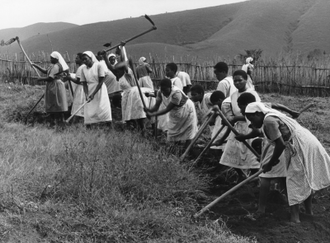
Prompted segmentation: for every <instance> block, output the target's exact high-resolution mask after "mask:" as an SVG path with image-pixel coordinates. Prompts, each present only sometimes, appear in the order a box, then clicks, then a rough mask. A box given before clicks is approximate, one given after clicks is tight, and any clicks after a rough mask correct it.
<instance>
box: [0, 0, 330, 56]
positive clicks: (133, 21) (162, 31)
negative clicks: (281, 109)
mask: <svg viewBox="0 0 330 243" xmlns="http://www.w3.org/2000/svg"><path fill="white" fill-rule="evenodd" d="M328 10H330V1H328V0H250V1H247V2H240V3H235V4H228V5H220V6H216V7H209V8H201V9H195V10H187V11H180V12H175V13H165V14H159V15H153V16H150V17H151V18H152V20H153V21H154V22H155V24H156V26H157V30H156V31H152V32H149V33H148V34H146V35H144V36H141V37H139V38H138V39H135V40H133V41H131V42H129V43H128V44H127V49H128V52H129V54H130V55H132V56H134V57H139V56H141V55H144V56H148V55H149V53H151V54H152V55H157V56H159V57H165V56H166V57H172V58H173V57H176V58H177V57H182V56H189V57H198V58H199V59H201V60H212V59H219V56H220V57H234V56H236V55H238V54H244V53H245V50H252V49H261V50H263V55H264V56H276V55H278V54H281V53H288V52H299V53H302V54H306V55H307V54H308V53H310V52H312V51H313V50H315V49H319V50H321V51H322V52H325V53H330V42H329V41H328V39H329V38H328V35H329V34H328V32H327V31H326V30H327V26H328V25H329V23H330V16H329V15H328V14H327V13H328ZM59 24H62V26H63V24H64V23H59ZM151 27H152V25H151V24H150V23H149V22H148V21H147V20H146V19H144V18H143V17H140V18H126V19H121V20H116V21H108V22H99V23H94V24H88V25H82V26H77V25H71V24H67V25H66V28H62V29H60V28H58V29H56V28H54V27H53V28H47V29H48V30H49V32H47V33H46V32H43V31H41V30H42V28H41V27H38V26H34V28H33V29H34V30H33V31H32V30H31V31H30V30H28V29H27V28H28V27H24V28H21V29H16V30H15V29H7V30H6V31H9V30H11V31H17V33H19V34H14V32H11V36H16V35H18V36H19V37H20V38H21V40H23V41H22V44H23V46H24V48H25V50H26V51H27V52H28V53H38V52H39V51H44V52H47V53H50V52H51V50H52V49H53V50H57V51H59V52H62V53H64V52H69V53H70V54H72V55H74V54H75V53H77V52H82V51H85V50H91V51H93V52H97V51H99V50H102V49H105V47H103V44H104V43H107V42H112V44H113V45H115V44H118V43H120V42H121V41H124V40H127V39H129V38H131V37H133V36H135V35H137V34H139V33H141V32H143V31H146V30H148V29H149V28H151ZM29 28H31V26H30V27H29ZM38 28H40V29H39V30H40V31H39V32H38V33H40V34H36V33H37V31H38ZM3 31H4V30H0V38H1V37H2V33H3ZM23 33H25V34H24V35H23ZM0 52H1V53H2V52H4V53H10V54H11V53H18V52H20V50H19V47H18V46H17V45H13V46H9V47H1V49H0ZM176 60H178V59H176Z"/></svg>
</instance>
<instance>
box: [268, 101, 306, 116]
mask: <svg viewBox="0 0 330 243" xmlns="http://www.w3.org/2000/svg"><path fill="white" fill-rule="evenodd" d="M272 108H274V109H276V110H280V111H284V112H287V113H289V114H290V116H292V117H293V118H298V116H299V115H300V113H299V112H298V111H294V110H292V109H290V108H289V107H287V106H285V105H282V104H278V103H272Z"/></svg>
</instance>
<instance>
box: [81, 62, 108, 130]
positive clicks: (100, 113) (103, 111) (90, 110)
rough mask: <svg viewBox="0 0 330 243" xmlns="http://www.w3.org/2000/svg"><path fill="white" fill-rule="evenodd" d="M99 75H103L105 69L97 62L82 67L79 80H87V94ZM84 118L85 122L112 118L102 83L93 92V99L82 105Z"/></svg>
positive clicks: (89, 93)
mask: <svg viewBox="0 0 330 243" xmlns="http://www.w3.org/2000/svg"><path fill="white" fill-rule="evenodd" d="M99 77H105V70H104V68H103V67H102V65H101V64H100V63H99V62H94V63H93V66H92V67H90V68H88V67H87V66H84V67H83V69H82V74H81V81H82V82H84V81H86V82H87V86H88V96H89V95H91V94H92V93H93V91H94V90H95V89H96V87H97V85H98V84H99ZM84 118H85V121H84V123H85V124H94V123H100V122H109V121H111V120H112V116H111V106H110V100H109V97H108V92H107V88H106V86H105V84H104V83H103V84H102V86H101V88H100V89H99V91H98V92H97V93H96V94H95V96H94V99H93V100H92V101H90V102H89V103H87V104H86V105H85V106H84Z"/></svg>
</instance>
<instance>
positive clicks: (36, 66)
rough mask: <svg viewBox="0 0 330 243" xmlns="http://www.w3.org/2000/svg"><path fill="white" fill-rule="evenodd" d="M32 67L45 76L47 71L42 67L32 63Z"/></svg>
mask: <svg viewBox="0 0 330 243" xmlns="http://www.w3.org/2000/svg"><path fill="white" fill-rule="evenodd" d="M32 66H33V67H35V68H37V69H38V70H39V71H40V72H42V73H43V74H47V69H45V68H43V67H40V66H39V65H37V64H34V63H32Z"/></svg>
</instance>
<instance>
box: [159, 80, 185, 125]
mask: <svg viewBox="0 0 330 243" xmlns="http://www.w3.org/2000/svg"><path fill="white" fill-rule="evenodd" d="M171 81H172V86H175V87H177V88H178V89H180V90H183V86H182V82H181V80H180V78H178V77H174V78H172V79H171ZM165 108H166V107H165V105H164V103H163V102H162V103H161V104H160V107H159V109H160V110H163V109H165ZM168 122H169V121H168V114H164V115H160V116H158V123H157V128H158V129H159V130H162V131H163V132H167V130H168Z"/></svg>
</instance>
